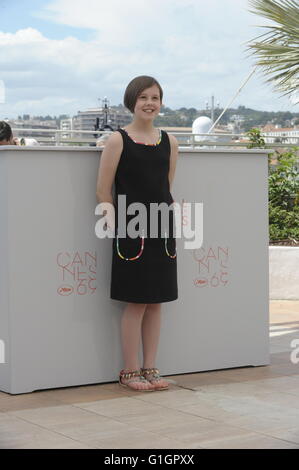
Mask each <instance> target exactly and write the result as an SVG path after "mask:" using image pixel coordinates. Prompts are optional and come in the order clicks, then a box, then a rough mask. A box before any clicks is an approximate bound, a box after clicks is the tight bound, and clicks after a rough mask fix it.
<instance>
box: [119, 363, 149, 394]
mask: <svg viewBox="0 0 299 470" xmlns="http://www.w3.org/2000/svg"><path fill="white" fill-rule="evenodd" d="M122 378H124V379H125V380H128V379H129V380H128V382H127V383H126V384H124V383H122V381H121V379H122ZM132 382H135V383H136V382H143V383H148V384H150V382H149V381H148V380H146V378H145V377H143V375H142V374H141V371H140V370H133V371H129V372H125V371H124V369H122V370H121V371H120V373H119V385H122V386H123V387H128V388H130V389H131V390H136V391H137V392H153V391H154V390H155V387H154V386H153V385H152V387H151V388H135V387H132V386H130V383H132Z"/></svg>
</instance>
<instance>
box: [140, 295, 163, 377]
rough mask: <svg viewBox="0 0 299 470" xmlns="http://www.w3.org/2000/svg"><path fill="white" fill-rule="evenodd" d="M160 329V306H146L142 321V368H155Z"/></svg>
mask: <svg viewBox="0 0 299 470" xmlns="http://www.w3.org/2000/svg"><path fill="white" fill-rule="evenodd" d="M160 328H161V304H160V303H159V304H147V306H146V309H145V313H144V316H143V321H142V343H143V368H144V369H145V368H152V367H155V361H156V355H157V351H158V344H159V338H160Z"/></svg>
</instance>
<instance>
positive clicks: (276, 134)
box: [261, 124, 299, 145]
mask: <svg viewBox="0 0 299 470" xmlns="http://www.w3.org/2000/svg"><path fill="white" fill-rule="evenodd" d="M261 132H262V136H263V138H264V140H265V143H266V144H273V143H282V144H294V145H297V144H298V145H299V126H296V127H278V125H275V126H274V125H272V124H267V125H266V126H264V127H262V128H261Z"/></svg>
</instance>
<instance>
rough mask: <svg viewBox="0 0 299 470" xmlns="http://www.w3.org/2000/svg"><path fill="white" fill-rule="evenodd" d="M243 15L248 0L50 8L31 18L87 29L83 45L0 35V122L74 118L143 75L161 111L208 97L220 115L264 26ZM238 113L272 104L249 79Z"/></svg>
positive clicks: (63, 3)
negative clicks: (21, 116) (2, 91)
mask: <svg viewBox="0 0 299 470" xmlns="http://www.w3.org/2000/svg"><path fill="white" fill-rule="evenodd" d="M247 9H248V2H247V0H225V1H222V0H209V2H206V1H205V0H162V1H160V0H126V1H121V0H110V1H109V2H108V1H104V0H84V2H83V1H81V0H55V1H52V2H50V3H49V4H48V5H46V7H45V8H44V9H43V11H42V12H36V16H42V17H43V19H47V20H48V21H51V22H55V23H59V24H62V25H66V26H73V27H81V28H88V29H90V31H91V32H92V36H91V37H92V39H90V40H89V41H82V40H79V39H77V38H76V37H71V36H69V37H65V38H64V39H60V40H55V39H49V38H48V37H46V36H45V35H44V34H43V33H42V32H41V31H38V30H37V29H33V28H31V27H28V28H24V29H22V30H19V31H17V32H15V33H4V32H0V47H2V49H3V50H5V54H1V55H0V80H1V79H2V80H3V81H4V83H5V86H6V103H5V105H1V108H0V113H1V114H5V115H15V114H16V113H23V112H24V113H33V112H38V114H45V113H53V114H59V113H64V112H65V113H76V112H77V111H78V109H81V110H82V109H85V108H86V107H91V106H95V105H96V104H97V103H98V102H97V99H98V98H99V97H103V96H107V97H108V98H109V99H110V101H111V103H112V104H118V103H120V102H122V99H123V93H124V89H125V87H126V85H127V83H128V82H129V81H130V80H131V79H132V78H133V77H134V76H136V75H143V74H147V75H153V76H155V77H156V78H157V79H158V80H159V81H160V83H161V85H162V86H163V87H164V96H165V104H166V105H167V106H170V107H180V106H187V107H188V106H189V107H191V106H194V107H204V106H205V101H206V100H207V99H209V98H210V96H211V94H212V93H213V92H214V93H215V99H216V101H220V105H221V106H224V105H225V104H226V103H227V102H228V101H229V99H230V98H231V97H232V96H233V94H235V92H236V90H237V88H238V87H239V86H240V84H241V83H242V82H243V80H244V79H245V78H246V76H247V75H248V74H249V73H250V71H251V68H252V65H253V62H254V61H253V59H252V58H250V57H248V53H245V41H248V40H250V39H252V38H253V37H256V36H257V35H258V34H261V30H260V28H259V29H258V30H257V29H255V28H254V27H253V24H254V23H257V24H258V23H259V24H263V23H264V21H262V20H260V21H258V19H257V17H255V16H254V15H252V14H249V13H248V11H247ZM286 100H287V99H285V100H284V101H280V103H282V104H283V103H286ZM39 103H40V105H39ZM238 104H245V105H247V106H251V107H256V108H264V109H267V107H268V109H274V108H275V106H276V107H279V98H278V95H277V94H276V95H275V94H273V92H272V91H271V87H270V85H264V84H263V80H262V79H261V78H258V77H257V76H254V77H253V78H252V79H251V80H250V82H249V83H248V85H246V88H245V89H244V91H243V92H242V95H241V96H240V98H237V100H236V101H235V102H234V103H233V105H234V106H238ZM288 105H289V104H288ZM22 106H23V108H24V109H23V110H22V109H21V108H22ZM280 107H281V106H280ZM38 109H39V111H37V110H38ZM289 109H291V106H290V105H289Z"/></svg>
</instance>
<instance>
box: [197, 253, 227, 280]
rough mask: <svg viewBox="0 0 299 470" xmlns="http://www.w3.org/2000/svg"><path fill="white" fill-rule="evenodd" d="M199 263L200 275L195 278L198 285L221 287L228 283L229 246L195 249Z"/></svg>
mask: <svg viewBox="0 0 299 470" xmlns="http://www.w3.org/2000/svg"><path fill="white" fill-rule="evenodd" d="M193 259H194V260H195V261H196V262H197V263H198V276H197V277H196V278H195V279H194V280H193V282H194V285H195V286H196V287H220V286H226V285H227V283H228V278H227V276H228V247H221V246H215V247H212V246H210V247H208V248H204V247H202V248H200V249H199V250H193Z"/></svg>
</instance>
